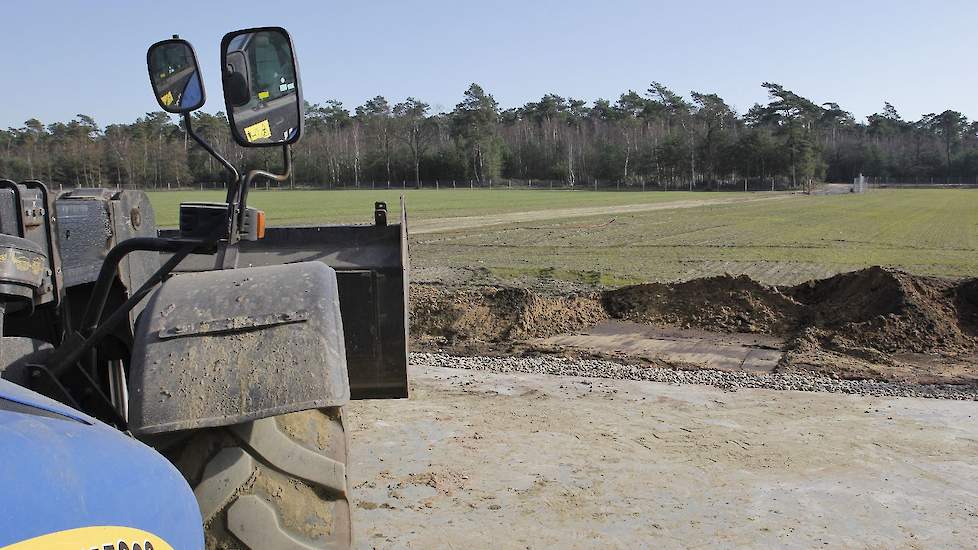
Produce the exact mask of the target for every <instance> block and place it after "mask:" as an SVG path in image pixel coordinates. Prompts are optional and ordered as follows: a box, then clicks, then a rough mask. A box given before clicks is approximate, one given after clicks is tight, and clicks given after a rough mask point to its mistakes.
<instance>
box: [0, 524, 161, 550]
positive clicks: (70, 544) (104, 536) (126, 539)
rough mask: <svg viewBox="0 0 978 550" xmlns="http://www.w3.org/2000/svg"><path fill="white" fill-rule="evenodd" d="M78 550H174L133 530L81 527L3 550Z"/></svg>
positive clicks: (158, 539)
mask: <svg viewBox="0 0 978 550" xmlns="http://www.w3.org/2000/svg"><path fill="white" fill-rule="evenodd" d="M76 548H100V549H101V548H115V549H119V548H131V549H134V548H139V549H140V550H173V547H172V546H170V545H169V544H167V542H166V541H164V540H163V539H161V538H160V537H158V536H156V535H154V534H152V533H147V532H146V531H143V530H141V529H133V528H131V527H116V526H98V527H81V528H79V529H69V530H67V531H58V532H57V533H50V534H47V535H41V536H40V537H35V538H32V539H29V540H25V541H21V542H15V543H14V544H11V545H10V546H5V547H3V550H52V549H58V550H60V549H64V550H74V549H76Z"/></svg>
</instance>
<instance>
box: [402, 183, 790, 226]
mask: <svg viewBox="0 0 978 550" xmlns="http://www.w3.org/2000/svg"><path fill="white" fill-rule="evenodd" d="M794 196H798V195H794V194H788V193H777V194H771V193H766V194H762V195H761V196H749V197H743V196H740V195H736V194H735V195H733V196H729V197H724V198H710V199H696V200H685V201H668V202H662V203H652V204H622V205H617V206H584V207H578V208H554V209H551V210H531V211H529V212H510V213H507V214H491V215H486V216H459V217H455V218H435V219H431V220H419V221H410V224H409V227H410V232H411V235H424V234H428V233H442V232H447V231H460V230H465V229H475V228H478V227H489V226H493V225H504V224H511V223H519V222H532V221H540V220H561V219H567V218H584V217H588V216H603V215H606V214H634V213H636V212H653V211H656V210H675V209H678V208H699V207H701V206H711V205H718V204H730V203H745V202H757V201H770V200H781V199H786V198H790V197H794Z"/></svg>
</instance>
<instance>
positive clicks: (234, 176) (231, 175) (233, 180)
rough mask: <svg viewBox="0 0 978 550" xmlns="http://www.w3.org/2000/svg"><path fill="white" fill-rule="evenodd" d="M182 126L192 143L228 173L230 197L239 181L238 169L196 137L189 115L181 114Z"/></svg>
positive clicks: (208, 144)
mask: <svg viewBox="0 0 978 550" xmlns="http://www.w3.org/2000/svg"><path fill="white" fill-rule="evenodd" d="M183 124H184V125H185V126H186V128H187V133H188V134H190V137H192V138H194V141H196V142H197V145H200V146H201V147H203V148H204V150H205V151H207V153H208V154H210V156H212V157H214V158H215V159H217V161H218V162H220V163H221V166H223V167H224V169H225V170H227V172H228V196H230V193H231V189H232V187H234V186H235V185H237V183H238V180H239V179H240V176H239V175H238V169H237V168H235V167H234V165H233V164H231V163H230V162H228V160H227V159H226V158H224V157H223V156H221V154H220V153H218V152H217V151H216V150H214V148H213V147H211V144H210V143H207V142H206V141H205V140H204V138H202V137H200V136H199V135H197V133H196V132H194V127H193V124H192V123H191V118H190V113H183ZM235 193H237V190H236V189H235ZM228 202H230V201H228Z"/></svg>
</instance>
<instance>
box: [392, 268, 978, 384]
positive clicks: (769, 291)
mask: <svg viewBox="0 0 978 550" xmlns="http://www.w3.org/2000/svg"><path fill="white" fill-rule="evenodd" d="M609 318H610V319H616V320H624V321H631V322H637V323H645V324H650V325H655V326H660V327H678V328H684V329H689V328H695V329H703V330H707V331H711V332H721V333H753V334H769V335H772V336H777V337H779V338H781V339H783V341H785V342H786V344H785V347H784V348H783V350H782V351H783V352H784V355H783V358H782V361H781V364H780V365H779V367H778V368H779V370H783V371H793V370H808V371H818V372H822V373H824V374H832V375H838V376H841V377H845V378H877V379H906V380H911V379H913V380H926V379H927V376H925V375H922V374H921V373H924V374H926V372H927V371H928V369H930V370H931V371H935V372H936V370H939V369H945V371H944V372H945V374H947V373H950V372H958V371H961V369H964V370H967V371H970V370H973V369H975V367H974V366H972V364H973V363H974V362H975V361H974V359H975V358H978V279H969V280H965V281H952V280H947V279H940V278H936V277H924V276H917V275H911V274H908V273H905V272H902V271H897V270H892V269H886V268H881V267H871V268H867V269H863V270H860V271H854V272H851V273H843V274H840V275H836V276H834V277H830V278H827V279H822V280H817V281H809V282H807V283H802V284H800V285H796V286H793V287H785V288H780V289H779V288H777V287H769V286H765V285H762V284H760V283H757V282H756V281H753V280H752V279H750V278H749V277H747V276H738V277H734V276H730V275H725V276H719V277H709V278H704V279H696V280H692V281H686V282H681V283H670V284H665V283H651V284H643V285H635V286H627V287H622V288H618V289H614V290H607V291H603V292H590V293H589V292H578V291H575V292H569V293H559V292H555V291H552V290H548V291H534V290H529V289H526V288H515V287H505V286H492V285H482V286H443V285H433V284H421V285H412V291H411V332H412V336H413V338H414V339H415V343H416V344H419V346H418V347H420V348H422V349H424V348H432V347H437V348H441V349H444V348H445V347H448V348H453V349H454V350H455V351H460V352H465V351H485V349H486V347H487V346H481V347H480V346H479V345H476V344H486V343H488V344H491V345H489V346H488V348H489V349H496V350H504V348H506V349H508V350H509V351H510V352H512V350H513V349H516V348H514V344H519V343H520V342H525V341H527V340H529V339H531V338H546V337H548V336H554V335H557V334H562V333H570V332H575V331H580V330H582V329H585V328H588V327H590V326H593V325H594V324H596V323H598V322H600V321H602V320H605V319H609ZM500 344H504V345H503V346H500ZM928 357H935V358H943V359H942V360H941V361H930V360H929V359H928ZM944 359H946V360H944ZM938 365H941V366H938ZM942 376H943V375H942ZM945 378H947V377H946V376H945Z"/></svg>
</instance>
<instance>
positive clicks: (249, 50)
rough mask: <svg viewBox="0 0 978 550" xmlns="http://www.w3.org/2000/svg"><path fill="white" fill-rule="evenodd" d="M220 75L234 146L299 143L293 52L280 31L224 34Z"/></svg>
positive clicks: (300, 104)
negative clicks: (235, 144) (236, 143)
mask: <svg viewBox="0 0 978 550" xmlns="http://www.w3.org/2000/svg"><path fill="white" fill-rule="evenodd" d="M221 72H222V78H221V82H222V83H223V85H224V103H225V104H226V105H227V112H228V120H229V121H230V123H231V134H232V135H233V136H234V140H235V141H237V142H238V144H240V145H242V146H244V147H269V146H273V145H283V144H291V143H295V142H297V141H299V137H300V136H301V135H302V119H303V114H304V105H303V101H302V91H301V89H300V86H299V67H298V64H297V63H296V59H295V49H294V48H293V47H292V38H291V37H290V36H289V33H288V32H286V30H285V29H283V28H281V27H262V28H257V29H245V30H240V31H234V32H231V33H228V34H226V35H224V39H223V40H221Z"/></svg>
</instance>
